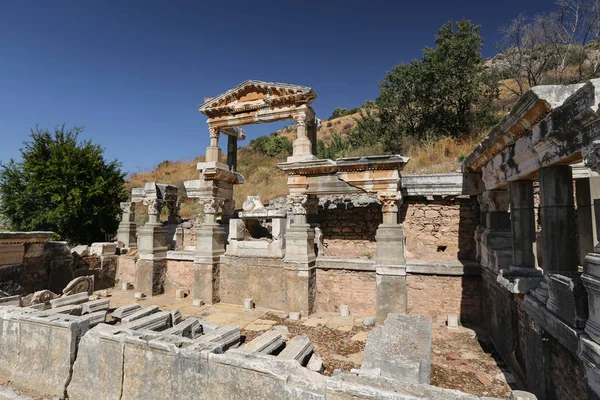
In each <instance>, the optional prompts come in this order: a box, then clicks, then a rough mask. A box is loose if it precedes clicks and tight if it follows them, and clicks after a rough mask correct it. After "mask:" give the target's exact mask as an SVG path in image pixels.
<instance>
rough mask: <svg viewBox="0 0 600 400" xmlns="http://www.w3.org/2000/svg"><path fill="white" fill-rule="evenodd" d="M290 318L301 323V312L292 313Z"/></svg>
mask: <svg viewBox="0 0 600 400" xmlns="http://www.w3.org/2000/svg"><path fill="white" fill-rule="evenodd" d="M288 318H289V319H291V320H292V321H300V313H299V312H291V313H290V314H289V315H288Z"/></svg>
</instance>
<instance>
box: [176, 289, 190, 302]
mask: <svg viewBox="0 0 600 400" xmlns="http://www.w3.org/2000/svg"><path fill="white" fill-rule="evenodd" d="M189 295H190V290H189V289H177V290H176V291H175V298H176V299H177V300H183V299H185V298H186V297H187V296H189Z"/></svg>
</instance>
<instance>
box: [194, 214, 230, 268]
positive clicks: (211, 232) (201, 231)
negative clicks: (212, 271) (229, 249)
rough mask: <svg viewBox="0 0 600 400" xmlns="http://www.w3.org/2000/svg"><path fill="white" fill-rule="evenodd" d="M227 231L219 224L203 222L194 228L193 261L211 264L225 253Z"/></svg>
mask: <svg viewBox="0 0 600 400" xmlns="http://www.w3.org/2000/svg"><path fill="white" fill-rule="evenodd" d="M226 241H227V232H226V230H225V227H224V226H222V225H220V224H217V223H215V224H203V225H202V226H200V228H198V229H197V230H196V252H195V253H194V263H198V264H213V263H215V262H219V257H221V256H222V255H223V254H225V243H226Z"/></svg>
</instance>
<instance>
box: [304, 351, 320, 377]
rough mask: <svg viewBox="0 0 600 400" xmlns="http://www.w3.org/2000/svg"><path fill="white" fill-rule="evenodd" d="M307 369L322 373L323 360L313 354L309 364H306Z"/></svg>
mask: <svg viewBox="0 0 600 400" xmlns="http://www.w3.org/2000/svg"><path fill="white" fill-rule="evenodd" d="M306 368H308V369H310V370H311V371H315V372H319V373H321V372H323V370H324V368H323V360H322V359H321V357H319V355H318V354H317V353H312V356H310V359H309V360H308V364H306Z"/></svg>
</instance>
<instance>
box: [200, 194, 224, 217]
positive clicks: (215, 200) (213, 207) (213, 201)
mask: <svg viewBox="0 0 600 400" xmlns="http://www.w3.org/2000/svg"><path fill="white" fill-rule="evenodd" d="M198 202H199V203H200V204H202V205H203V206H204V214H213V215H214V214H218V213H219V211H221V209H222V207H223V203H224V202H225V200H224V199H222V198H220V197H200V198H199V199H198Z"/></svg>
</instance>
